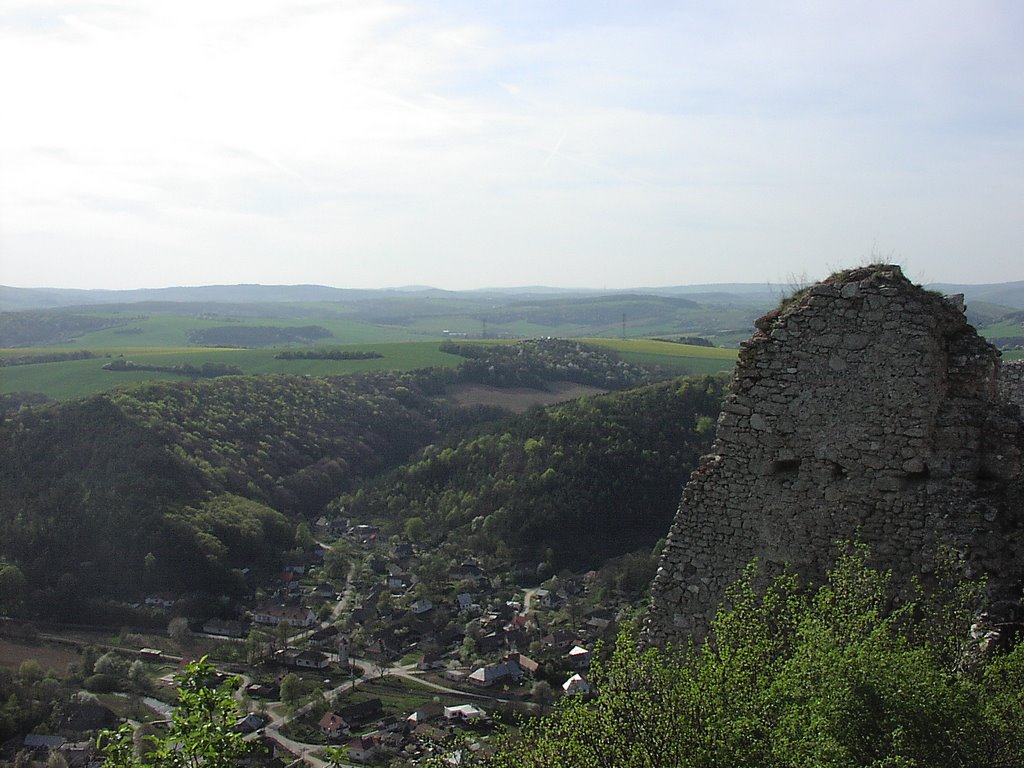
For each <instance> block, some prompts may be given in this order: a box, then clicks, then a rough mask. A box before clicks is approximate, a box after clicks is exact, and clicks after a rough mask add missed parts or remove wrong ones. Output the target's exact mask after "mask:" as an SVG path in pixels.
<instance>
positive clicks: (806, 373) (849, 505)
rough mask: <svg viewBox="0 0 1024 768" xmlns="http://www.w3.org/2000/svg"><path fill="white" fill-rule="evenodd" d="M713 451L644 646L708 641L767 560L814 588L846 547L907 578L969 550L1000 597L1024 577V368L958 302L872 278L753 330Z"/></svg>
mask: <svg viewBox="0 0 1024 768" xmlns="http://www.w3.org/2000/svg"><path fill="white" fill-rule="evenodd" d="M756 326H757V332H756V333H755V334H754V336H753V337H752V338H751V339H750V341H748V342H746V343H745V344H744V345H743V347H742V349H741V352H740V354H739V358H738V362H737V365H736V372H735V375H734V378H733V383H732V390H731V394H730V395H729V396H728V398H727V399H726V402H725V404H724V406H723V409H722V414H721V416H720V417H719V421H718V432H717V437H716V440H715V444H714V447H713V448H712V453H711V454H709V455H708V456H705V457H704V458H703V459H702V460H701V463H700V465H699V466H698V468H697V469H696V470H695V471H694V473H693V475H692V476H691V478H690V482H689V484H688V485H687V486H686V489H685V490H684V492H683V497H682V501H681V504H680V507H679V511H678V513H677V514H676V519H675V522H674V523H673V526H672V530H671V532H670V534H669V538H668V540H667V544H666V546H665V549H664V553H663V555H662V561H661V567H660V568H659V570H658V575H657V577H656V578H655V581H654V585H653V590H652V591H653V606H652V608H651V611H650V613H649V615H648V625H647V632H648V637H649V639H650V640H651V641H652V642H654V643H656V644H662V643H665V642H675V641H679V640H681V639H683V638H685V637H687V636H692V637H695V638H697V639H699V638H701V637H702V636H703V635H704V634H705V632H706V630H707V627H708V624H709V621H710V619H711V618H712V617H713V615H714V613H715V610H716V609H717V607H718V605H719V603H720V602H721V600H722V598H723V594H724V591H725V589H726V587H727V586H728V585H729V584H731V583H733V582H734V581H736V580H737V579H738V578H739V577H740V576H741V574H742V572H743V569H744V567H745V566H746V564H747V563H749V562H750V561H751V560H752V559H754V558H758V559H759V560H760V561H761V562H762V563H764V564H766V565H767V566H768V567H769V570H771V569H772V568H779V567H781V566H782V565H783V564H786V563H788V564H789V565H790V566H791V567H792V568H794V569H795V570H796V571H797V572H798V573H800V574H801V575H803V576H804V577H806V578H810V579H814V578H816V577H820V576H821V575H823V574H824V572H825V571H826V570H827V569H828V567H829V565H830V564H831V562H832V561H833V559H834V557H835V555H836V542H837V541H839V540H843V539H857V540H860V541H863V542H865V543H867V544H869V545H870V547H871V551H872V554H873V556H874V558H875V560H876V561H877V563H876V564H877V565H880V566H882V567H885V568H892V569H893V572H894V575H895V576H896V577H897V579H900V580H905V579H908V578H909V577H911V576H915V575H919V576H920V575H925V576H926V575H927V573H928V571H929V570H930V569H931V566H932V563H933V562H934V557H935V555H936V553H937V552H938V551H939V550H940V549H943V548H946V547H949V548H952V550H953V551H955V552H957V553H958V554H959V555H960V556H961V557H962V558H963V563H964V570H965V572H966V573H967V574H968V575H980V574H986V575H987V576H988V577H989V584H990V586H991V588H992V592H993V597H994V598H999V597H1011V598H1013V599H1019V597H1020V578H1021V576H1022V575H1024V559H1022V555H1024V478H1022V449H1024V418H1022V410H1024V408H1022V406H1024V366H1022V365H1021V364H1020V363H1006V364H1001V361H1000V355H999V352H998V350H996V349H995V348H994V347H992V346H990V345H989V344H988V343H987V342H986V341H985V340H984V339H982V338H981V337H980V336H978V334H977V333H976V332H975V330H974V328H972V327H971V326H970V325H968V323H967V321H966V319H965V318H964V313H963V303H962V300H958V299H955V298H954V299H950V298H945V297H942V296H940V295H938V294H935V293H931V292H929V291H926V290H924V289H923V288H921V287H919V286H915V285H913V284H912V283H911V282H910V281H908V280H907V279H906V278H905V277H904V276H903V273H902V272H901V271H900V269H899V267H896V266H890V265H878V266H872V267H865V268H862V269H853V270H849V271H846V272H842V273H839V274H836V275H834V276H832V277H831V278H829V279H827V280H825V281H824V282H822V283H819V284H818V285H815V286H813V287H811V288H809V289H806V290H804V291H801V292H799V293H798V294H797V295H795V296H794V297H793V298H792V299H791V300H789V302H788V303H787V304H786V305H785V306H783V307H782V308H781V309H779V310H776V311H774V312H771V313H769V314H768V315H766V316H764V317H763V318H761V319H760V320H758V322H757V323H756Z"/></svg>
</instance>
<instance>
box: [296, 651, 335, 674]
mask: <svg viewBox="0 0 1024 768" xmlns="http://www.w3.org/2000/svg"><path fill="white" fill-rule="evenodd" d="M328 664H330V660H329V659H328V658H327V654H325V653H321V652H320V651H310V650H306V651H303V652H302V653H299V654H297V655H296V656H295V659H294V665H295V666H296V667H300V668H302V669H324V668H325V667H327V665H328Z"/></svg>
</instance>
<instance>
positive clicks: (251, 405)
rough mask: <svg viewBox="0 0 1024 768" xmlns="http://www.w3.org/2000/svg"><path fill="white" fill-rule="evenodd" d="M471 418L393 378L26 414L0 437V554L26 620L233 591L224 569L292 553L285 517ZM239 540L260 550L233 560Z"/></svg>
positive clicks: (131, 399) (207, 385)
mask: <svg viewBox="0 0 1024 768" xmlns="http://www.w3.org/2000/svg"><path fill="white" fill-rule="evenodd" d="M470 417H471V414H467V413H465V412H460V411H457V410H455V409H453V408H450V407H448V408H446V407H443V406H441V405H439V404H438V403H436V402H435V401H434V400H433V399H431V398H429V397H427V396H425V395H424V394H423V393H422V392H420V391H419V390H418V388H417V387H416V385H415V382H413V381H412V380H403V379H400V378H399V377H393V376H391V375H377V376H374V377H351V378H346V379H344V380H330V379H314V378H306V377H226V378H223V379H212V380H203V381H197V382H190V383H181V384H153V385H146V386H142V387H139V388H136V389H130V390H125V391H119V392H114V393H111V394H108V395H101V396H96V397H92V398H88V399H86V400H83V401H80V402H75V403H70V404H67V405H61V406H52V407H44V408H37V409H30V410H22V411H21V412H20V413H19V414H18V415H17V416H16V417H11V418H8V419H5V420H4V421H3V422H2V424H0V452H2V455H0V501H2V509H3V512H4V513H3V515H2V516H0V542H2V543H0V547H2V551H0V555H2V557H3V558H5V559H6V560H8V561H10V562H11V563H15V564H17V566H18V567H19V568H20V569H21V570H22V572H23V574H24V576H25V579H26V582H27V584H28V590H27V592H26V595H25V597H26V598H28V600H29V601H30V603H31V604H32V605H33V606H34V607H36V608H41V607H43V606H44V605H50V604H53V603H55V602H56V603H61V604H65V603H71V604H74V603H76V602H77V598H79V597H80V596H82V595H112V594H113V595H126V596H127V595H138V594H140V591H141V590H143V589H147V588H157V587H164V588H174V589H178V590H189V589H204V590H213V591H216V590H219V589H224V590H228V591H232V590H231V587H232V586H234V587H235V589H237V588H238V585H237V584H236V583H235V582H234V579H235V577H234V576H232V572H231V569H232V568H233V567H243V566H253V567H256V566H260V565H269V563H268V562H267V561H265V560H264V561H258V560H257V561H246V558H247V557H254V556H256V555H260V554H262V555H265V556H268V557H269V556H270V555H271V554H273V553H272V552H271V550H275V551H276V552H278V553H279V552H282V551H284V550H285V549H287V548H288V547H289V546H290V542H291V541H293V539H292V538H291V535H292V534H291V533H288V535H284V533H283V530H282V526H281V521H284V520H286V518H285V517H284V515H283V514H282V513H286V514H287V515H288V516H289V518H290V519H291V520H292V521H294V520H296V519H301V518H302V517H303V515H304V514H307V513H312V512H314V511H316V510H317V509H319V507H320V506H321V505H322V504H323V503H325V502H326V501H328V500H329V499H330V498H332V497H333V496H335V495H336V494H337V493H338V492H340V491H342V490H345V489H346V488H350V487H352V484H353V483H355V482H356V481H357V479H359V478H362V477H365V476H370V475H372V474H375V473H377V472H380V471H382V470H384V469H387V468H389V467H391V466H394V465H396V464H398V463H399V462H401V461H402V460H404V459H405V458H406V457H407V456H408V455H409V454H411V453H412V452H413V451H414V450H415V449H417V448H419V447H421V446H422V445H424V444H426V443H428V442H431V441H433V440H436V439H437V438H438V436H439V435H440V433H441V429H442V426H445V427H448V426H450V425H457V424H458V423H459V420H460V419H468V418H470ZM226 494H236V496H228V495H226ZM241 497H244V499H243V498H241ZM243 502H244V503H243ZM275 510H277V511H275ZM250 526H257V527H260V528H261V529H262V530H261V531H260V532H259V536H260V537H263V538H264V539H265V541H266V548H265V549H264V550H262V551H261V552H253V551H252V550H251V548H250V549H246V548H245V547H239V546H237V544H238V543H239V542H244V541H249V540H252V539H253V538H258V537H257V535H256V534H254V533H252V532H251V531H248V530H247V529H248V528H249V527H250ZM273 532H276V533H273ZM277 534H281V535H277ZM6 607H7V608H8V609H10V608H12V607H15V606H6Z"/></svg>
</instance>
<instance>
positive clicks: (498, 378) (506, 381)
mask: <svg viewBox="0 0 1024 768" xmlns="http://www.w3.org/2000/svg"><path fill="white" fill-rule="evenodd" d="M440 349H441V351H442V352H448V353H449V354H453V355H459V356H460V357H464V358H466V360H465V362H463V363H462V364H461V365H459V367H458V369H457V373H456V380H457V381H460V382H472V383H476V384H488V385H490V386H495V387H531V388H533V389H545V388H546V382H549V381H571V382H575V383H577V384H589V385H591V386H595V387H602V388H604V389H627V388H629V387H638V386H642V385H644V384H650V383H652V382H653V381H656V380H657V379H658V378H663V377H662V376H659V375H658V373H657V372H652V371H649V370H647V369H645V368H642V367H640V366H638V365H632V364H630V363H627V362H625V361H623V360H621V359H619V357H618V356H617V355H615V354H614V353H612V352H609V351H607V350H603V349H598V348H596V347H593V346H590V345H587V344H582V343H580V342H578V341H568V340H565V339H532V340H529V341H520V342H517V343H515V344H494V345H484V344H458V343H455V342H451V341H446V342H444V343H442V344H441V347H440Z"/></svg>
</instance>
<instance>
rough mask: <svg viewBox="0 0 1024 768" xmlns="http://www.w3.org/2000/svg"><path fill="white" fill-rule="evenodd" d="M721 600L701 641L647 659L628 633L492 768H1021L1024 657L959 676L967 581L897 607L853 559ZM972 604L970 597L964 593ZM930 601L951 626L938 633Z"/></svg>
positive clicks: (879, 580)
mask: <svg viewBox="0 0 1024 768" xmlns="http://www.w3.org/2000/svg"><path fill="white" fill-rule="evenodd" d="M758 580H759V574H758V572H757V570H756V568H751V569H750V570H748V573H747V575H746V577H745V578H744V579H743V580H741V581H740V582H739V583H738V584H736V585H735V586H734V587H733V588H732V589H731V590H730V591H729V594H728V597H727V600H726V605H725V606H724V607H723V608H722V609H721V610H720V611H719V612H718V614H717V617H716V619H715V621H714V623H713V629H712V633H711V635H710V637H709V639H708V641H707V642H706V643H705V644H704V645H702V646H701V647H699V648H698V647H695V646H693V645H692V644H690V645H686V646H683V647H678V648H670V649H667V650H659V649H656V648H646V649H644V648H643V647H641V645H640V644H639V643H638V642H637V640H636V637H635V636H634V634H632V632H631V631H630V630H628V629H627V630H625V631H623V633H622V634H620V636H619V638H618V642H617V644H616V647H615V650H614V653H613V654H612V655H611V657H610V659H609V660H608V661H607V662H606V663H604V664H598V665H597V666H596V667H595V669H594V670H593V671H592V677H591V682H592V684H593V686H594V688H595V689H596V691H597V693H596V694H595V695H594V696H593V698H591V699H585V698H581V697H567V698H565V699H563V700H562V703H561V704H560V705H559V706H558V707H556V709H555V711H554V713H553V714H552V715H551V716H549V717H546V718H543V719H540V720H537V721H533V722H531V723H527V724H525V725H524V727H523V729H522V731H521V733H519V734H518V735H517V736H516V737H515V738H512V737H507V739H506V741H505V743H504V745H503V746H502V747H501V748H499V750H498V752H497V754H496V755H495V756H494V757H493V758H492V759H491V760H489V761H488V762H487V765H489V766H490V767H491V768H512V766H515V767H516V768H530V767H531V766H532V767H534V768H541V767H544V768H547V767H549V766H550V767H551V768H554V766H579V767H581V768H582V767H583V766H608V767H609V768H611V767H612V766H614V767H615V768H623V767H625V768H632V767H633V766H636V767H638V768H639V767H640V766H645V767H646V766H669V765H671V766H678V767H679V768H705V767H707V768H710V767H711V766H715V767H716V768H721V767H722V766H736V767H737V768H739V767H740V766H751V765H757V766H764V767H766V768H796V767H797V766H835V767H836V768H861V767H863V768H911V767H916V766H920V768H924V767H925V766H928V768H935V767H937V766H950V767H952V766H965V765H989V766H1017V765H1021V764H1022V760H1024V737H1022V735H1021V734H1022V733H1024V728H1022V727H1024V714H1022V713H1024V645H1019V646H1018V647H1017V648H1016V649H1014V650H1013V651H1012V652H1011V653H1009V654H1005V655H996V656H992V657H990V658H987V659H986V660H985V662H984V663H983V664H982V665H981V666H980V667H979V668H978V669H977V670H976V671H975V672H974V673H973V674H967V673H965V672H963V671H962V670H960V671H958V664H957V662H958V660H959V658H958V657H959V654H951V653H950V649H951V648H954V647H961V646H962V645H963V642H964V641H965V640H966V638H967V637H968V628H969V627H970V623H971V614H970V611H969V610H968V608H969V606H970V604H971V603H972V601H971V600H970V599H965V589H966V590H968V591H970V585H965V584H963V583H961V584H959V585H955V586H951V587H950V588H948V589H946V590H944V591H942V593H941V595H940V596H939V597H938V598H937V597H936V595H935V594H925V593H923V592H920V591H919V592H918V593H917V594H915V595H913V596H911V597H910V598H901V597H900V595H899V593H898V592H897V591H896V590H895V589H894V588H893V585H892V582H891V579H890V576H889V574H887V573H882V572H879V571H877V570H873V569H871V568H869V567H868V566H867V554H866V551H865V550H864V549H863V548H860V547H852V548H850V549H849V550H848V551H847V552H846V553H845V554H844V555H843V556H842V557H841V558H840V560H839V561H838V562H837V563H836V565H835V567H834V569H833V570H832V572H831V574H830V576H829V578H828V581H827V582H826V583H825V584H823V585H822V586H820V587H819V588H817V589H815V590H804V589H801V588H800V586H799V585H798V583H797V581H796V579H795V578H794V577H792V576H791V575H783V576H780V577H778V578H776V579H774V580H773V581H772V582H771V583H770V585H769V586H768V587H767V588H766V589H764V590H758V589H755V587H754V584H755V583H757V581H758ZM968 597H969V595H968ZM937 602H939V603H941V604H943V605H945V606H952V607H956V609H955V610H956V612H957V613H958V616H957V619H958V620H957V621H953V622H949V621H934V620H933V619H934V617H935V615H936V614H935V613H934V612H933V611H932V610H930V608H931V607H934V606H935V605H936V603H937Z"/></svg>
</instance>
